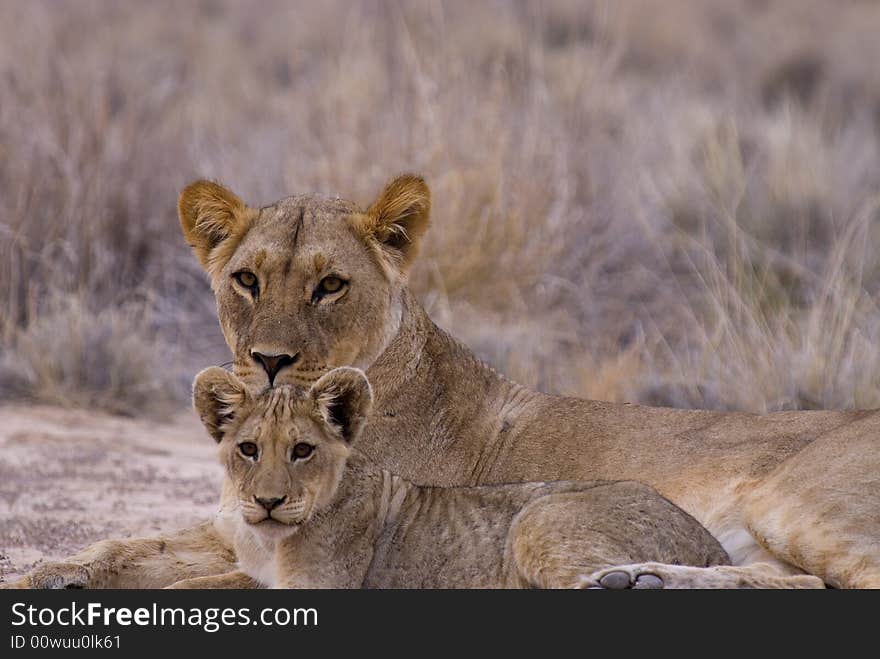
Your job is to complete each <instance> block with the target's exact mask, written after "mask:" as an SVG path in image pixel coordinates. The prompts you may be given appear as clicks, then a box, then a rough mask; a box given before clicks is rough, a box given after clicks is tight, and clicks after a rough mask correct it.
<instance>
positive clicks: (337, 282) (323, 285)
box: [312, 275, 348, 302]
mask: <svg viewBox="0 0 880 659" xmlns="http://www.w3.org/2000/svg"><path fill="white" fill-rule="evenodd" d="M346 284H348V282H347V281H345V280H344V279H343V278H342V277H337V276H335V275H328V276H327V277H324V278H323V279H322V280H321V281H320V282H318V285H317V286H316V287H315V292H314V293H313V294H312V301H313V302H317V301H318V300H320V299H321V298H322V297H324V296H325V295H333V294H334V293H338V292H339V291H341V290H342V289H343V288H345V286H346Z"/></svg>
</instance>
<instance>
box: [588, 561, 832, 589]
mask: <svg viewBox="0 0 880 659" xmlns="http://www.w3.org/2000/svg"><path fill="white" fill-rule="evenodd" d="M581 586H582V587H583V588H603V589H606V590H624V589H630V588H631V589H649V588H650V589H653V588H666V589H675V588H824V587H825V584H824V583H822V580H821V579H820V578H818V577H814V576H812V575H809V574H795V575H788V574H782V573H780V572H779V570H777V569H776V568H775V567H774V566H772V565H768V564H766V563H756V564H754V565H740V566H728V565H721V566H714V567H703V568H700V567H690V566H685V565H665V564H662V563H638V564H635V565H619V566H615V567H612V568H607V569H604V570H599V571H597V572H595V573H593V574H591V575H589V576H587V577H584V580H583V582H582V584H581Z"/></svg>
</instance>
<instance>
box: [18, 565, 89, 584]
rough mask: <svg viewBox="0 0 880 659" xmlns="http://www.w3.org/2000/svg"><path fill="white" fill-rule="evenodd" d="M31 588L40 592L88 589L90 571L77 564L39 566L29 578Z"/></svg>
mask: <svg viewBox="0 0 880 659" xmlns="http://www.w3.org/2000/svg"><path fill="white" fill-rule="evenodd" d="M26 579H27V580H29V581H30V587H31V588H34V589H38V590H62V589H65V588H86V587H87V586H88V584H89V571H88V570H87V569H86V568H85V567H83V566H82V565H77V564H76V563H46V564H45V565H40V566H38V567H37V568H36V569H35V570H34V571H33V572H31V573H30V574H29V575H28V576H27V577H26Z"/></svg>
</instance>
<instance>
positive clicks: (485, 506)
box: [178, 368, 727, 588]
mask: <svg viewBox="0 0 880 659" xmlns="http://www.w3.org/2000/svg"><path fill="white" fill-rule="evenodd" d="M193 398H194V404H195V408H196V410H197V411H198V413H199V416H200V417H201V420H202V422H203V423H204V424H205V427H206V428H207V430H208V431H209V432H210V434H211V435H212V436H213V437H214V438H215V439H216V440H217V441H218V442H219V449H220V450H219V453H220V460H221V462H222V463H223V465H224V467H225V469H226V475H227V483H226V487H230V488H233V490H234V491H235V494H236V495H237V500H238V508H237V510H236V511H235V512H233V513H231V514H230V516H229V517H227V518H225V519H222V520H221V521H220V525H221V528H223V527H225V528H224V530H225V532H226V533H228V535H229V536H230V537H232V538H233V539H234V545H235V552H236V555H237V557H238V562H239V568H240V570H241V572H242V573H244V574H241V573H231V574H227V575H221V576H219V577H206V578H202V579H197V580H194V581H195V582H196V583H194V584H192V585H190V586H189V587H228V586H230V585H234V584H236V583H239V581H238V580H239V579H240V580H241V581H242V582H244V581H246V577H245V575H248V576H249V577H250V578H252V579H254V580H256V581H257V582H259V583H260V584H262V585H264V586H268V587H274V588H359V587H378V588H501V587H513V588H519V587H538V588H569V587H585V586H591V585H599V584H598V581H597V580H594V579H591V578H590V576H589V575H591V574H593V573H596V572H597V571H598V570H600V569H601V568H605V567H608V566H609V565H621V564H626V563H632V562H635V561H658V562H663V563H680V564H687V565H698V566H707V565H712V564H719V563H725V564H726V563H727V555H726V554H725V553H724V550H723V549H722V548H721V546H720V545H719V544H718V543H717V542H716V541H715V539H714V538H712V536H710V535H709V533H708V532H707V531H706V530H705V529H704V528H703V527H702V526H701V525H700V524H699V523H697V522H696V521H695V520H694V519H693V518H691V517H690V516H689V515H687V514H686V513H685V512H683V511H682V510H680V509H678V508H677V507H675V506H674V505H673V504H671V503H670V502H668V501H667V500H666V499H663V498H662V497H661V496H659V495H658V494H657V493H656V492H654V491H653V490H652V489H650V488H648V487H646V486H643V485H640V484H638V483H633V482H619V483H608V482H568V481H564V482H551V483H519V484H511V485H492V486H481V487H448V488H443V487H421V486H418V485H414V484H412V483H410V482H407V481H405V480H403V479H401V478H398V477H397V476H394V475H393V474H391V473H389V472H388V471H386V470H383V469H381V468H379V467H378V466H377V465H375V464H374V463H373V462H372V461H371V460H370V459H369V458H368V457H367V456H365V455H364V454H362V453H360V452H358V451H357V450H356V449H354V448H352V442H354V441H355V440H356V439H357V437H358V433H359V432H360V430H361V428H362V427H363V425H364V422H365V420H366V417H367V414H368V413H369V410H370V407H371V404H372V391H371V389H370V385H369V383H368V381H367V378H366V376H365V375H364V374H363V372H361V371H359V370H357V369H354V368H337V369H335V370H333V371H330V372H329V373H327V374H326V375H324V376H323V377H321V378H320V379H319V380H318V381H317V382H316V383H315V384H314V385H313V386H312V388H311V389H310V390H309V391H307V392H301V391H299V390H296V389H293V388H290V387H286V386H284V387H278V388H274V389H269V390H267V391H266V392H265V393H263V394H261V395H259V396H254V395H252V394H251V393H249V392H248V391H247V390H246V389H245V387H244V385H243V384H242V383H241V382H240V381H239V380H238V379H237V378H236V377H235V376H234V375H232V374H231V373H228V372H227V371H225V370H223V369H221V368H209V369H206V370H204V371H202V372H201V373H199V375H198V376H197V377H196V380H195V385H194V395H193ZM610 502H613V505H609V503H610ZM596 511H604V512H603V513H602V514H603V515H604V516H605V517H598V518H597V517H596V514H595V513H596ZM658 520H662V525H658ZM648 576H650V575H648ZM655 579H656V577H655ZM603 585H605V584H603ZM638 585H642V586H645V587H651V586H652V585H654V584H653V582H652V581H651V579H646V582H645V583H644V584H637V586H638ZM178 587H187V584H185V583H184V582H181V584H179V585H178Z"/></svg>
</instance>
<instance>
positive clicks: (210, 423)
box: [193, 366, 250, 443]
mask: <svg viewBox="0 0 880 659" xmlns="http://www.w3.org/2000/svg"><path fill="white" fill-rule="evenodd" d="M249 400H250V397H249V396H248V392H247V389H245V386H244V384H243V383H242V382H241V380H239V379H238V378H237V377H236V376H235V375H233V374H232V373H230V372H229V371H227V370H225V369H223V368H220V367H219V366H211V367H210V368H206V369H205V370H204V371H202V372H201V373H199V374H198V375H196V379H195V381H194V382H193V407H194V408H195V410H196V412H197V413H198V415H199V418H200V419H201V420H202V424H203V425H204V426H205V429H206V430H207V431H208V433H209V434H210V435H211V437H213V438H214V439H215V440H216V441H217V442H218V443H219V442H220V441H222V439H223V434H224V433H225V431H226V429H227V428H228V426H229V423H230V422H231V421H232V419H233V418H234V417H235V415H236V414H240V413H241V412H242V411H243V410H244V407H245V405H246V404H247V403H248V401H249Z"/></svg>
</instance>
